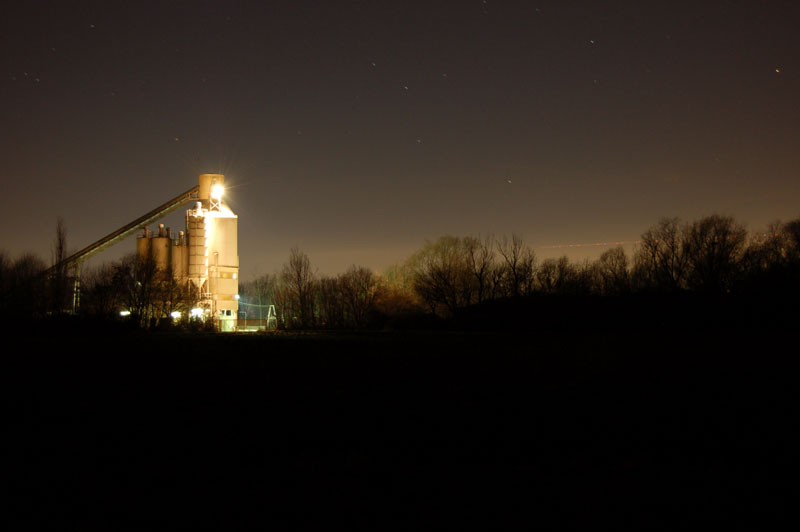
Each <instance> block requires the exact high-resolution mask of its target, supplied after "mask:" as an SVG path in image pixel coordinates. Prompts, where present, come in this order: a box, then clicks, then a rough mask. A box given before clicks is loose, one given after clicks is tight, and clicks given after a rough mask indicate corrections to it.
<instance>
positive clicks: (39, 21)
mask: <svg viewBox="0 0 800 532" xmlns="http://www.w3.org/2000/svg"><path fill="white" fill-rule="evenodd" d="M798 28H800V2H797V1H795V0H791V1H707V2H702V1H700V2H698V1H692V2H681V1H675V0H670V1H659V2H651V1H642V0H631V1H607V2H601V1H580V2H578V1H575V2H571V1H541V2H537V1H530V2H528V1H515V2H512V1H500V0H487V1H486V2H482V1H481V0H477V1H466V0H465V1H455V2H440V1H431V0H429V1H391V2H385V1H362V2H356V1H346V2H334V1H330V2H321V1H320V2H304V1H292V2H269V1H264V2H170V3H167V2H113V1H103V2H96V3H89V2H52V3H43V2H30V1H24V2H17V1H5V2H3V3H2V4H0V33H1V34H2V35H1V36H0V64H1V65H2V76H3V77H2V78H1V79H0V121H1V122H0V123H1V124H2V130H0V161H2V163H3V178H2V183H3V192H4V197H5V201H6V208H4V209H3V210H2V219H0V222H1V223H0V248H3V249H5V250H6V251H7V252H8V253H10V254H11V255H12V256H15V255H17V254H19V253H22V252H24V251H33V252H35V253H37V254H40V255H41V256H42V257H44V258H48V259H49V256H50V252H49V249H50V245H51V242H52V239H53V234H54V229H55V221H56V217H57V216H58V215H61V216H63V217H64V218H65V221H66V224H67V229H68V237H69V242H70V246H71V247H72V248H75V249H77V248H81V247H83V246H85V245H87V244H89V243H91V242H92V241H94V240H96V239H98V238H100V237H101V236H104V235H105V234H107V233H109V232H111V231H113V230H115V229H117V228H118V227H120V226H121V225H123V224H125V223H127V222H129V221H131V220H133V219H134V218H136V217H138V216H140V215H141V214H143V213H144V212H146V211H148V210H150V209H151V208H154V207H156V206H157V205H159V204H160V203H162V202H164V201H166V200H167V199H169V198H171V197H172V196H175V195H177V194H178V193H180V192H182V191H184V190H186V189H188V188H190V187H191V186H193V185H194V184H195V183H196V176H197V174H199V173H205V172H222V173H225V174H226V176H227V180H228V184H229V195H228V196H227V200H228V202H229V204H230V205H231V207H232V208H233V210H234V212H236V213H237V214H238V215H239V217H240V220H239V224H240V235H239V250H240V258H241V269H242V277H243V278H244V279H249V278H251V277H252V276H253V275H255V274H261V273H268V272H272V271H273V270H275V269H277V268H278V267H279V266H280V265H281V264H282V263H283V262H284V261H285V260H286V257H287V256H288V250H289V248H290V247H292V246H295V245H297V246H299V247H300V248H301V249H302V250H304V251H305V252H307V253H308V255H309V256H310V258H311V260H312V262H313V263H314V265H315V266H317V267H319V269H320V271H321V272H323V273H336V272H339V271H343V270H344V269H345V268H346V267H347V266H348V265H350V264H352V263H356V264H362V265H365V266H368V267H370V268H374V269H380V268H382V267H385V266H387V265H389V264H391V263H394V262H398V261H401V260H403V259H404V258H406V257H407V256H408V255H409V254H410V253H411V252H412V251H414V250H415V249H417V248H419V247H420V246H421V245H422V244H423V243H424V241H425V240H426V239H435V238H437V237H438V236H441V235H444V234H456V235H466V234H478V233H482V234H486V233H494V234H496V235H501V234H510V233H511V232H512V231H515V232H518V233H519V234H521V235H523V236H524V237H525V240H526V242H527V243H528V244H530V245H531V246H533V247H534V249H535V250H536V251H537V254H538V255H539V256H540V257H546V256H554V255H558V254H561V253H562V252H564V250H554V249H552V248H548V247H545V246H551V245H554V244H562V243H563V244H570V243H581V242H587V243H588V242H596V241H614V240H626V241H628V240H634V239H636V238H637V237H638V236H639V235H640V234H641V233H642V232H643V231H644V230H645V229H647V228H648V227H649V226H651V225H653V224H654V223H655V222H656V221H657V220H658V218H659V217H661V216H679V217H682V218H684V219H688V220H691V219H696V218H698V217H700V216H703V215H707V214H712V213H715V212H716V213H720V214H729V215H733V216H735V217H737V218H738V219H739V220H740V221H742V222H744V223H745V224H746V225H747V226H748V228H749V229H753V230H757V229H761V228H763V227H764V226H766V224H767V223H768V222H770V221H773V220H775V219H778V218H780V219H784V220H786V219H790V218H794V217H796V216H798V215H800V171H799V170H798V169H799V168H800V101H799V100H800V73H799V71H798V69H799V68H800V34H798ZM169 225H171V226H172V227H173V228H175V229H179V228H182V227H181V225H182V214H178V215H174V216H173V217H171V218H170V220H169ZM133 249H134V243H133V241H132V240H130V241H128V242H124V243H122V244H119V245H118V246H117V247H116V248H112V250H109V251H108V252H106V253H105V254H103V255H101V256H100V258H101V259H102V260H110V259H114V258H117V257H119V256H121V255H122V254H124V253H127V252H130V251H132V250H133ZM605 249H607V248H603V247H593V248H590V249H589V250H588V251H587V250H585V249H583V248H582V249H576V248H572V249H570V250H569V252H570V254H571V256H572V257H573V258H579V257H583V256H595V255H597V254H599V253H600V252H602V251H604V250H605ZM628 249H630V248H628ZM587 253H588V255H587Z"/></svg>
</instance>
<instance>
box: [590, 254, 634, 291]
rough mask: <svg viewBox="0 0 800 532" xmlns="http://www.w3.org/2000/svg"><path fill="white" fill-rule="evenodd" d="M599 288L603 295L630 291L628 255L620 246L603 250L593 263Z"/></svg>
mask: <svg viewBox="0 0 800 532" xmlns="http://www.w3.org/2000/svg"><path fill="white" fill-rule="evenodd" d="M595 266H596V268H597V274H598V277H599V279H598V281H599V284H600V286H599V289H600V291H601V293H603V294H604V295H621V294H626V293H628V292H629V291H630V272H629V270H628V257H627V255H625V250H623V249H622V247H621V246H619V247H615V248H612V249H609V250H607V251H605V252H604V253H603V254H602V255H600V258H599V259H598V260H597V262H596V263H595Z"/></svg>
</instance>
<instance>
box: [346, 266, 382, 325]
mask: <svg viewBox="0 0 800 532" xmlns="http://www.w3.org/2000/svg"><path fill="white" fill-rule="evenodd" d="M338 284H339V289H340V291H341V294H342V299H343V302H344V305H345V307H346V308H347V310H348V314H349V318H350V321H351V323H352V325H353V326H355V327H359V328H360V327H365V326H366V325H367V314H368V312H369V311H370V309H372V308H373V306H374V305H375V298H376V297H377V293H378V280H377V278H376V277H375V274H373V273H372V272H371V271H370V270H368V269H367V268H364V267H363V266H360V267H356V266H351V267H350V268H349V269H348V270H347V272H345V273H344V274H342V275H340V276H339V283H338Z"/></svg>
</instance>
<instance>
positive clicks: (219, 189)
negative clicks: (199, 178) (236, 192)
mask: <svg viewBox="0 0 800 532" xmlns="http://www.w3.org/2000/svg"><path fill="white" fill-rule="evenodd" d="M224 192H225V187H223V186H222V185H214V186H213V187H211V198H212V199H215V200H217V201H219V200H221V199H222V194H223V193H224Z"/></svg>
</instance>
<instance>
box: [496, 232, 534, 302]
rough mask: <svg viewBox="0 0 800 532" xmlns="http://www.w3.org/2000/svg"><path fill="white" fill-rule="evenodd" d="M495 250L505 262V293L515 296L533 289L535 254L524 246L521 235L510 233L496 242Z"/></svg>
mask: <svg viewBox="0 0 800 532" xmlns="http://www.w3.org/2000/svg"><path fill="white" fill-rule="evenodd" d="M497 251H498V252H499V253H500V257H502V259H503V262H504V264H505V268H504V270H505V274H504V281H505V285H506V286H505V295H507V296H512V297H517V296H521V295H525V294H527V293H529V292H530V291H532V290H533V285H534V282H533V281H534V274H535V271H536V255H535V254H534V252H533V251H532V250H530V249H528V248H527V247H526V246H525V243H524V241H523V240H522V237H521V236H519V235H517V234H512V235H511V240H509V239H508V238H507V237H503V238H502V239H501V240H500V241H499V242H498V243H497Z"/></svg>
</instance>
